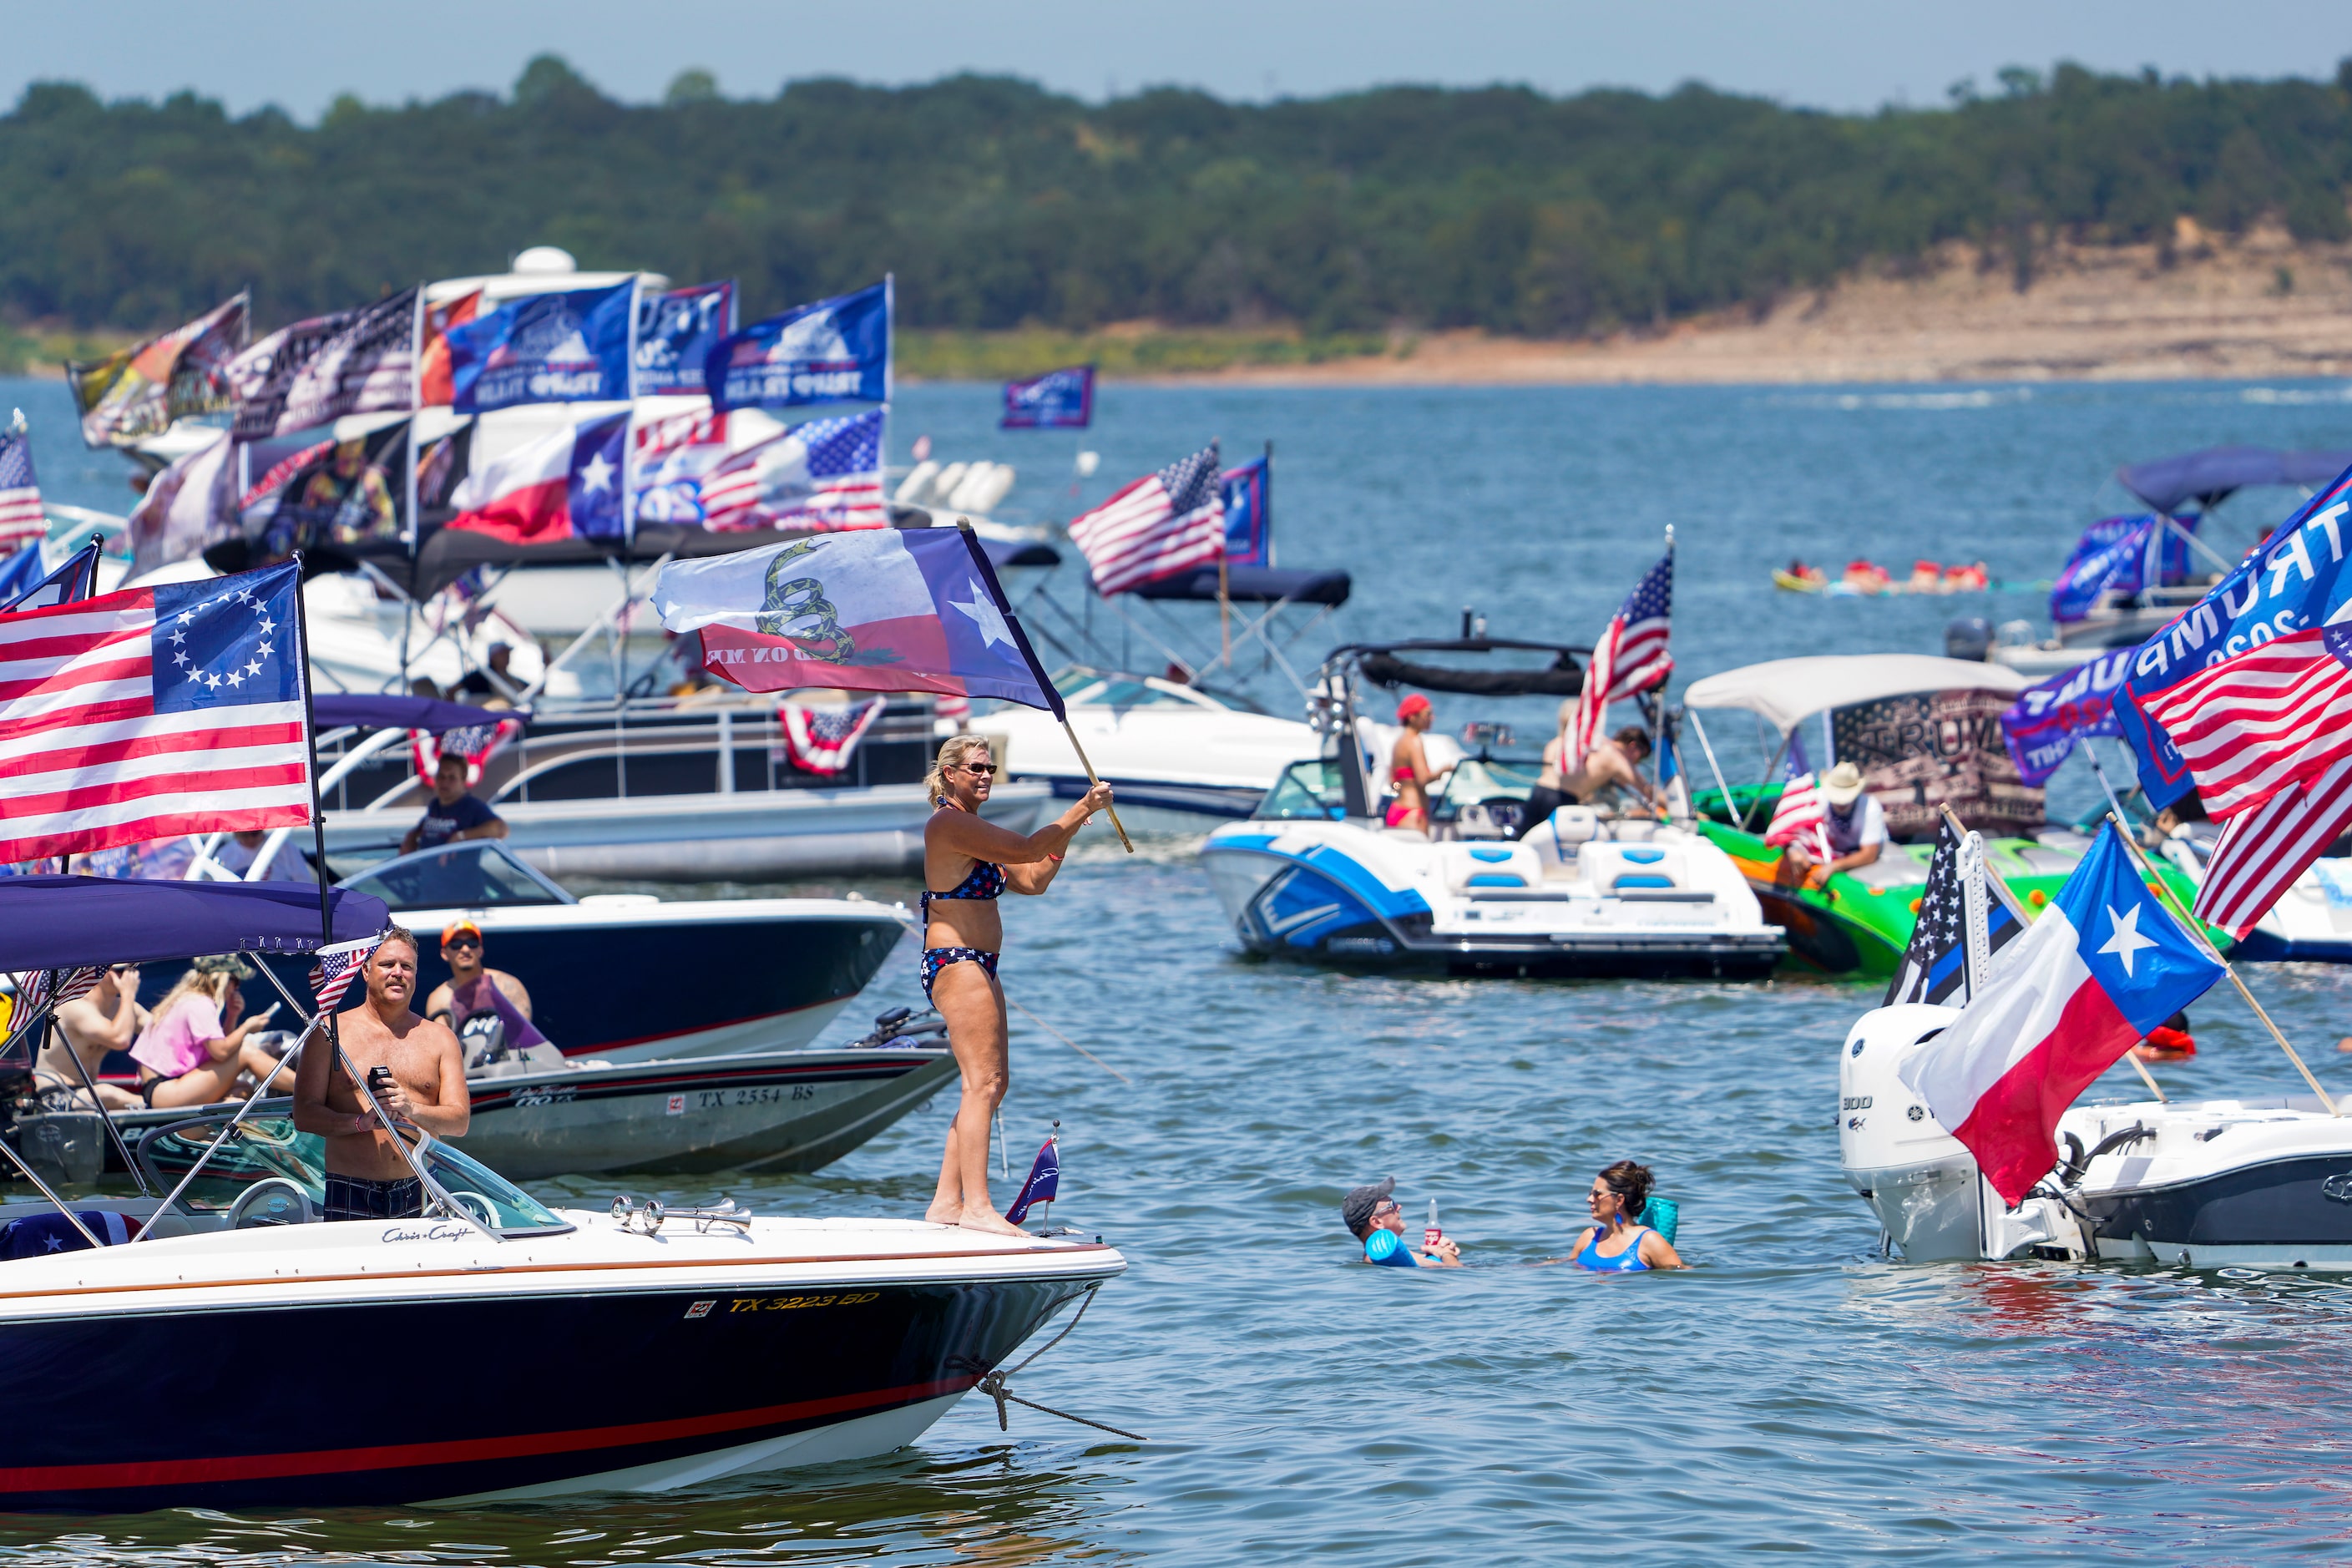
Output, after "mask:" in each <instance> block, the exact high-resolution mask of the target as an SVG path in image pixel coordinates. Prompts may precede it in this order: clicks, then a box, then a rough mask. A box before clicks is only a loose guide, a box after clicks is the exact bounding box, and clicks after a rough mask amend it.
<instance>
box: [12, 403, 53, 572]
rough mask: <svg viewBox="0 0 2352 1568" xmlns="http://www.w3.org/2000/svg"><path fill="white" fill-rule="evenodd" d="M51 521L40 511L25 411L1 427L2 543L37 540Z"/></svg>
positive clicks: (21, 411)
mask: <svg viewBox="0 0 2352 1568" xmlns="http://www.w3.org/2000/svg"><path fill="white" fill-rule="evenodd" d="M48 531H49V520H48V519H47V517H46V516H45V515H43V513H42V511H41V485H40V481H39V480H38V479H35V478H33V437H32V432H31V431H29V430H27V429H26V426H25V411H24V410H23V409H21V408H19V409H17V410H16V419H15V421H14V422H13V423H12V424H11V425H10V426H9V427H8V428H7V429H5V430H0V544H5V543H7V542H10V541H12V540H20V539H38V538H39V537H40V536H41V535H43V534H45V533H47V532H48Z"/></svg>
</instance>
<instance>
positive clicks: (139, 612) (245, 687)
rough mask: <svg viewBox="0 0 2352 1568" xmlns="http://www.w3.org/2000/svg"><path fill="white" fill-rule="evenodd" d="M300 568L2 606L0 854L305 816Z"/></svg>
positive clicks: (66, 850)
mask: <svg viewBox="0 0 2352 1568" xmlns="http://www.w3.org/2000/svg"><path fill="white" fill-rule="evenodd" d="M299 571H300V569H299V567H298V566H297V565H296V564H294V563H291V562H289V563H287V564H285V565H283V566H273V567H271V568H269V569H268V570H267V571H262V572H247V573H241V574H238V575H236V576H234V577H218V578H214V579H211V580H209V581H206V582H202V583H163V584H156V585H155V586H153V587H152V588H131V589H128V590H125V591H123V592H121V593H115V594H107V595H101V596H100V597H98V598H95V599H84V600H82V601H80V602H79V604H72V605H57V606H54V607H52V608H49V609H44V610H26V611H21V612H19V613H17V614H16V615H8V616H0V861H5V860H29V859H33V858H36V857H38V856H44V855H67V854H79V853H82V852H84V851H88V850H94V849H106V848H110V847H113V846H116V845H122V844H137V843H140V842H142V841H144V840H147V839H152V838H161V837H167V836H173V835H179V834H187V833H208V832H214V831H224V832H243V831H246V830H248V829H256V830H257V829H266V828H271V827H291V826H300V825H302V824H304V823H307V822H309V821H310V742H309V731H308V730H307V728H306V727H305V725H304V722H303V712H302V650H301V647H300V646H299V642H298V640H297V638H296V635H295V603H294V595H295V594H296V593H297V592H298V591H299V588H298V579H299Z"/></svg>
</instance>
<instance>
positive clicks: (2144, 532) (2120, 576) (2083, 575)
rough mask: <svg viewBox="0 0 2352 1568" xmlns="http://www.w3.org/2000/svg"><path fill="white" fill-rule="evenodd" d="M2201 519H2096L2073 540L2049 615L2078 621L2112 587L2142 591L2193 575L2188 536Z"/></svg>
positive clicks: (2063, 621) (2147, 516)
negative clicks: (2190, 568)
mask: <svg viewBox="0 0 2352 1568" xmlns="http://www.w3.org/2000/svg"><path fill="white" fill-rule="evenodd" d="M2167 523H2169V524H2170V525H2171V526H2169V527H2167V526H2166V524H2167ZM2197 523H2198V518H2197V516H2195V515H2191V516H2190V517H2189V518H2187V519H2186V520H2180V519H2172V518H2164V517H2158V516H2153V515H2150V514H2147V513H2142V514H2141V515H2139V516H2137V517H2110V518H2105V519H2103V520H2101V521H2097V522H2095V523H2093V524H2092V525H2091V526H2090V527H2088V528H2086V529H2084V531H2083V537H2082V538H2080V539H2078V540H2076V541H2075V542H2074V551H2073V552H2072V553H2070V554H2069V555H2068V556H2067V557H2066V564H2065V565H2063V566H2062V567H2060V568H2059V570H2058V578H2057V581H2055V582H2054V583H2053V584H2051V585H2050V618H2051V619H2052V620H2053V621H2055V622H2057V623H2058V624H2059V625H2060V626H2065V625H2067V624H2068V623H2069V622H2073V621H2079V620H2081V619H2082V618H2083V617H2084V616H2087V615H2089V614H2090V613H2091V606H2092V605H2095V604H2097V603H2098V602H2099V595H2101V594H2104V593H2105V592H2107V591H2108V590H2110V589H2114V590H2116V592H2119V593H2137V592H2138V591H2139V590H2140V589H2142V588H2152V587H2154V586H2156V585H2157V584H2158V582H2164V583H2178V582H2179V581H2180V580H2181V579H2182V578H2184V577H2186V576H2187V575H2188V574H2189V542H2188V539H2187V537H2186V536H2187V534H2188V533H2189V531H2192V530H2194V529H2195V528H2196V526H2197ZM2150 557H2154V559H2153V560H2151V559H2150ZM2151 567H2152V568H2153V569H2154V572H2155V576H2154V577H2153V578H2151V577H2150V575H2149V572H2150V569H2151Z"/></svg>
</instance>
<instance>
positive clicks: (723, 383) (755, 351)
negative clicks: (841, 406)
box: [702, 278, 891, 409]
mask: <svg viewBox="0 0 2352 1568" xmlns="http://www.w3.org/2000/svg"><path fill="white" fill-rule="evenodd" d="M890 309H891V279H888V278H885V279H882V281H881V282H879V283H877V284H875V285H874V287H872V288H871V289H859V290H858V291H857V292H856V293H855V294H842V295H837V296H835V298H833V299H830V300H817V301H816V302H815V303H814V304H812V305H798V306H795V307H793V309H792V310H786V311H785V312H784V313H783V314H782V315H781V316H770V317H769V318H768V319H767V320H766V321H754V322H752V323H751V325H750V326H748V327H746V328H744V329H743V330H742V331H740V332H730V333H729V334H728V335H727V336H725V337H723V338H721V339H719V342H718V343H717V345H716V346H714V347H713V348H712V349H711V351H710V353H709V357H708V358H707V359H706V360H705V361H704V363H703V368H702V384H703V387H704V389H705V390H706V391H708V392H709V394H710V406H711V407H713V408H719V409H726V408H790V407H795V406H798V405H803V404H810V403H887V402H889V401H890Z"/></svg>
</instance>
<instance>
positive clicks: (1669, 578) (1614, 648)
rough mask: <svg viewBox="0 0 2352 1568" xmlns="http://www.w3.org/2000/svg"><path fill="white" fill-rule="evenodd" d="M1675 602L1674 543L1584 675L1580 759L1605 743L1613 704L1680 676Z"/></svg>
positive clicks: (1605, 634) (1573, 742)
mask: <svg viewBox="0 0 2352 1568" xmlns="http://www.w3.org/2000/svg"><path fill="white" fill-rule="evenodd" d="M1674 597H1675V552H1674V547H1673V545H1672V544H1671V543H1669V544H1668V546H1667V547H1666V552H1665V554H1664V556H1663V557H1661V558H1660V559H1659V561H1658V563H1657V564H1656V565H1655V566H1653V567H1651V568H1650V569H1649V571H1648V572H1646V573H1644V574H1643V576H1642V580H1641V581H1640V582H1639V583H1636V584H1633V592H1632V593H1631V594H1628V595H1625V602H1624V603H1623V604H1622V605H1618V606H1617V613H1616V615H1614V616H1611V617H1610V620H1609V625H1608V627H1607V629H1605V630H1603V631H1602V632H1601V640H1600V641H1599V642H1597V643H1595V644H1594V645H1593V647H1592V662H1591V664H1590V665H1588V666H1587V667H1586V668H1585V671H1584V689H1583V690H1582V691H1581V692H1580V693H1579V694H1578V696H1577V700H1576V723H1575V725H1574V727H1573V728H1572V729H1571V730H1570V733H1569V741H1570V750H1571V751H1572V752H1573V753H1574V755H1575V756H1576V757H1577V758H1579V759H1581V758H1582V757H1583V756H1584V754H1585V753H1586V752H1590V751H1591V750H1592V748H1593V746H1594V744H1595V743H1596V742H1599V741H1600V739H1601V731H1603V730H1604V729H1605V728H1606V727H1607V725H1608V721H1609V705H1610V704H1611V703H1612V702H1615V701H1617V700H1620V699H1622V698H1626V697H1633V696H1635V695H1637V694H1639V693H1641V692H1644V691H1649V690H1653V689H1655V688H1657V687H1661V686H1664V684H1665V683H1666V677H1668V676H1670V675H1672V674H1673V673H1674V672H1675V658H1674V655H1672V654H1671V653H1668V652H1667V651H1666V626H1667V617H1668V615H1669V612H1670V611H1671V610H1672V609H1673V607H1674Z"/></svg>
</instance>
